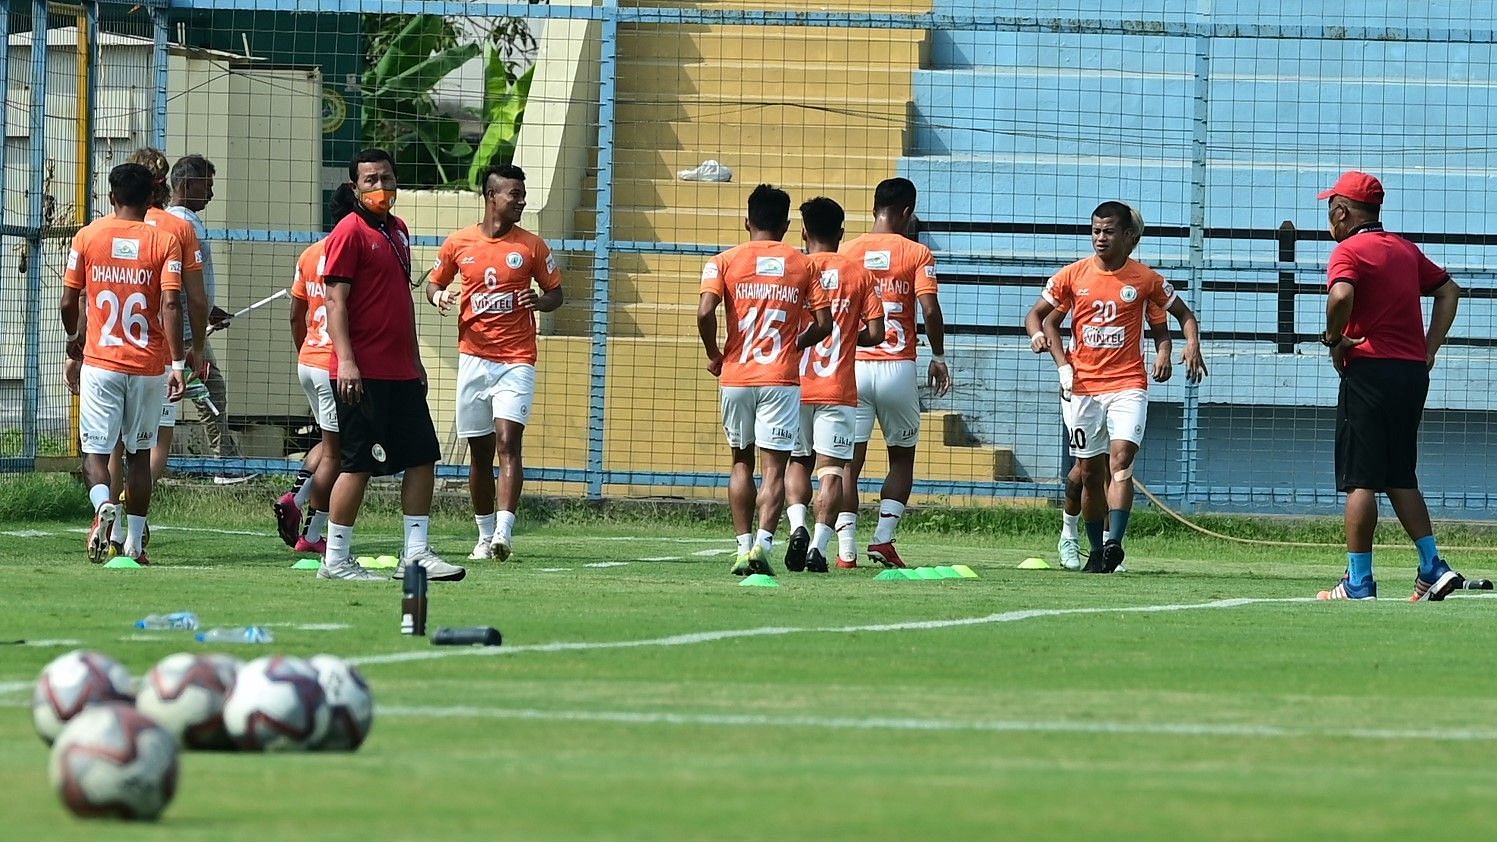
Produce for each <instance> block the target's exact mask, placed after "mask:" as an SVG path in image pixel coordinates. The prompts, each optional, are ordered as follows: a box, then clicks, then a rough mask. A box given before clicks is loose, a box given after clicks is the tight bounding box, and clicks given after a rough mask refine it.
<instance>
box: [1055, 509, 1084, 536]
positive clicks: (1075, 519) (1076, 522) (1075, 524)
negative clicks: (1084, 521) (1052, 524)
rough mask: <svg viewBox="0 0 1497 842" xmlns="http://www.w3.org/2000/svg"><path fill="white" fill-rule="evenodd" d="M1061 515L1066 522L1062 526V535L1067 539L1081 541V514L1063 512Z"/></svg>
mask: <svg viewBox="0 0 1497 842" xmlns="http://www.w3.org/2000/svg"><path fill="white" fill-rule="evenodd" d="M1061 517H1062V518H1064V520H1065V524H1064V525H1063V526H1062V527H1061V528H1060V537H1061V538H1062V539H1064V540H1067V541H1080V540H1081V532H1080V527H1081V515H1079V514H1074V515H1073V514H1070V513H1069V512H1062V513H1061Z"/></svg>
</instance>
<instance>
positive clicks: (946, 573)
mask: <svg viewBox="0 0 1497 842" xmlns="http://www.w3.org/2000/svg"><path fill="white" fill-rule="evenodd" d="M936 575H937V576H940V577H941V578H942V579H960V578H962V574H960V573H958V572H956V571H955V570H953V569H951V567H950V566H949V565H942V566H940V567H937V568H936Z"/></svg>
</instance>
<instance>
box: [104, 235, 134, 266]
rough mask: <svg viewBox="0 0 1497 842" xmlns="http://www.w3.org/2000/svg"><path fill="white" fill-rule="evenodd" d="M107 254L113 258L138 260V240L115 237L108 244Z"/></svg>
mask: <svg viewBox="0 0 1497 842" xmlns="http://www.w3.org/2000/svg"><path fill="white" fill-rule="evenodd" d="M109 256H110V257H112V258H114V259H115V260H139V259H140V240H131V239H127V238H125V237H115V238H114V240H113V242H111V243H110V244H109Z"/></svg>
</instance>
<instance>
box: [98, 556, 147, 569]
mask: <svg viewBox="0 0 1497 842" xmlns="http://www.w3.org/2000/svg"><path fill="white" fill-rule="evenodd" d="M104 566H105V567H108V568H110V569H111V570H137V569H139V568H140V564H139V562H137V561H136V560H135V559H133V558H128V557H126V556H119V557H118V558H111V559H110V560H108V561H106V562H104Z"/></svg>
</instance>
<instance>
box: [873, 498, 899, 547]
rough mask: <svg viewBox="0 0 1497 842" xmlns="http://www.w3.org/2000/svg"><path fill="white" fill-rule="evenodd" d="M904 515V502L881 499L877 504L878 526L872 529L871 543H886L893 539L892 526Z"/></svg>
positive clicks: (897, 523) (897, 524) (896, 524)
mask: <svg viewBox="0 0 1497 842" xmlns="http://www.w3.org/2000/svg"><path fill="white" fill-rule="evenodd" d="M902 515H904V504H903V503H901V502H899V501H898V500H881V501H879V504H878V527H877V528H876V529H874V530H873V543H875V544H887V543H889V542H890V541H893V540H894V528H895V527H896V526H899V518H900V517H901V516H902Z"/></svg>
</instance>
